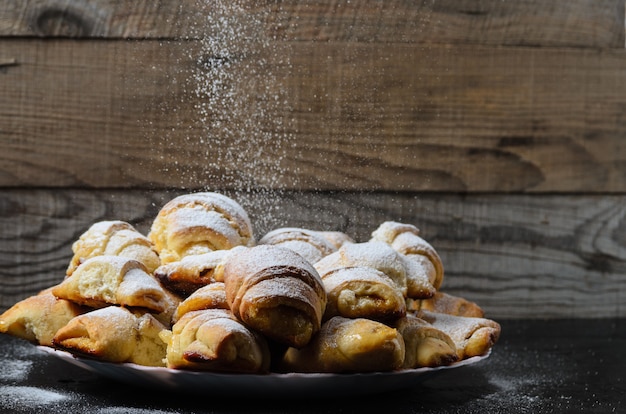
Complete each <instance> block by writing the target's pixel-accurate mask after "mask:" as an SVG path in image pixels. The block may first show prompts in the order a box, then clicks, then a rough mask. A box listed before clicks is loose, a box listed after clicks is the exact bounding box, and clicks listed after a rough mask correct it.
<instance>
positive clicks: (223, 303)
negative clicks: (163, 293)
mask: <svg viewBox="0 0 626 414" xmlns="http://www.w3.org/2000/svg"><path fill="white" fill-rule="evenodd" d="M204 309H227V310H230V307H229V306H228V301H227V300H226V290H225V288H224V283H222V282H215V283H211V284H210V285H206V286H203V287H201V288H200V289H198V290H196V291H195V292H193V293H192V294H191V295H189V297H187V299H185V300H183V301H182V302H181V303H180V304H179V305H178V307H177V308H176V312H175V313H174V316H173V317H172V322H174V323H175V322H176V321H178V320H179V319H180V318H181V317H182V316H183V315H184V314H186V313H188V312H192V311H196V310H204Z"/></svg>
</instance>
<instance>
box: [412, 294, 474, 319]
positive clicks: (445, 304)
mask: <svg viewBox="0 0 626 414" xmlns="http://www.w3.org/2000/svg"><path fill="white" fill-rule="evenodd" d="M407 303H408V307H409V309H410V310H411V311H418V310H426V311H431V312H437V313H447V314H448V315H456V316H470V317H474V318H482V317H484V316H485V312H484V311H483V310H482V308H481V307H480V306H478V304H476V303H475V302H472V301H469V300H467V299H465V298H462V297H460V296H454V295H450V294H449V293H444V292H437V293H436V294H435V296H433V297H432V298H429V299H422V300H414V301H410V300H408V299H407Z"/></svg>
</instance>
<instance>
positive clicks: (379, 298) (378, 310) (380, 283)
mask: <svg viewBox="0 0 626 414" xmlns="http://www.w3.org/2000/svg"><path fill="white" fill-rule="evenodd" d="M322 281H323V282H324V287H325V288H326V295H327V297H328V302H327V304H326V312H325V313H324V319H330V318H332V317H333V316H343V317H346V318H368V319H373V320H377V321H383V322H384V321H393V320H395V319H398V318H400V317H402V316H404V315H405V314H406V302H405V299H404V297H403V296H402V294H401V293H400V291H399V290H398V289H397V288H396V286H395V284H394V282H393V280H391V278H389V277H388V276H387V275H385V274H384V273H383V272H381V271H379V270H376V269H374V268H372V267H366V266H351V267H340V268H337V269H333V270H331V271H330V272H328V273H325V274H323V275H322Z"/></svg>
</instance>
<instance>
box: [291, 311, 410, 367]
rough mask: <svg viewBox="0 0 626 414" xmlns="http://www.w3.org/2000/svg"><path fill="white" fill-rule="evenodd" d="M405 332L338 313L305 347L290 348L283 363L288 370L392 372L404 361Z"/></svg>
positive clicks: (325, 323)
mask: <svg viewBox="0 0 626 414" xmlns="http://www.w3.org/2000/svg"><path fill="white" fill-rule="evenodd" d="M404 352H405V351H404V341H403V339H402V335H400V333H399V332H398V331H397V330H396V329H394V328H391V327H389V326H387V325H385V324H383V323H380V322H376V321H372V320H370V319H363V318H359V319H350V318H344V317H341V316H335V317H334V318H331V319H329V320H328V321H326V322H324V324H323V325H322V328H321V330H320V332H319V333H318V334H317V335H316V336H315V337H314V338H313V339H312V340H311V342H310V343H309V344H308V345H307V346H306V347H304V348H302V349H296V348H289V349H288V350H287V352H286V353H285V356H284V358H283V361H282V364H281V368H280V369H281V370H282V371H285V372H332V373H351V372H374V371H392V370H395V369H398V368H401V367H402V363H403V361H404Z"/></svg>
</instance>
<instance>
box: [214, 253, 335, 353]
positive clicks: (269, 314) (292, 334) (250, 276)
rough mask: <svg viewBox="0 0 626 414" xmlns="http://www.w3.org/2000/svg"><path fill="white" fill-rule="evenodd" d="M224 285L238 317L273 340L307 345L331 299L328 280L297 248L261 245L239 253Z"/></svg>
mask: <svg viewBox="0 0 626 414" xmlns="http://www.w3.org/2000/svg"><path fill="white" fill-rule="evenodd" d="M224 286H225V288H226V299H227V301H228V305H229V306H230V308H231V310H232V311H233V313H234V315H235V316H236V317H237V318H239V319H240V320H241V321H243V322H244V323H245V324H246V325H248V326H250V327H251V328H252V329H255V330H257V331H258V332H260V333H262V334H263V335H265V336H266V337H268V338H269V339H271V340H274V341H276V342H279V343H282V344H285V345H289V346H294V347H302V346H304V345H306V344H307V343H308V342H309V340H310V339H311V337H312V336H313V335H314V334H315V333H316V332H317V331H319V329H320V325H321V321H322V316H323V314H324V310H325V308H326V300H327V298H326V291H325V290H324V285H323V283H322V279H321V278H320V276H319V274H318V273H317V271H316V270H315V268H313V266H312V265H311V264H310V263H309V262H307V261H306V260H305V259H304V258H303V257H302V256H300V255H299V254H297V253H295V252H294V251H292V250H289V249H286V248H284V247H280V246H273V245H259V246H255V247H251V248H248V249H241V250H239V251H237V252H234V253H233V255H232V256H231V257H230V259H229V260H228V261H227V262H226V266H225V267H224Z"/></svg>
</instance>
